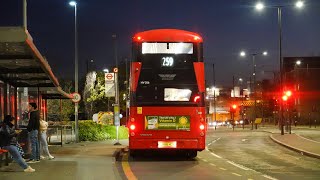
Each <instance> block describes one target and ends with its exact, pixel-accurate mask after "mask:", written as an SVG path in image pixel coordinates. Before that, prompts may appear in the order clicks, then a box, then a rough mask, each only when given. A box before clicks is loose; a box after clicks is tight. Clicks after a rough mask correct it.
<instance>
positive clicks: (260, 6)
mask: <svg viewBox="0 0 320 180" xmlns="http://www.w3.org/2000/svg"><path fill="white" fill-rule="evenodd" d="M303 6H304V2H303V1H301V0H299V1H297V2H296V4H295V7H296V8H298V9H301V8H303ZM264 7H265V5H264V4H263V3H262V2H258V3H257V4H256V6H255V9H256V10H258V11H262V10H263V9H264ZM268 7H270V8H276V9H277V10H278V29H279V62H280V65H279V66H280V92H282V91H283V89H284V88H283V85H282V84H283V77H282V76H283V72H282V70H283V61H282V8H283V7H285V6H281V5H276V6H268ZM280 114H281V115H280V126H281V135H284V130H283V107H282V104H280Z"/></svg>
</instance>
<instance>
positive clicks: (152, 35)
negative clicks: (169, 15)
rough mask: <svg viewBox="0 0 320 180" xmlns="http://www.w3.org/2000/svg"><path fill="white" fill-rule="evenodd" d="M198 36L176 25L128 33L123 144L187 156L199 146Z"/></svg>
mask: <svg viewBox="0 0 320 180" xmlns="http://www.w3.org/2000/svg"><path fill="white" fill-rule="evenodd" d="M202 54H203V53H202V38H201V37H200V36H199V35H198V34H196V33H192V32H188V31H183V30H176V29H158V30H150V31H145V32H141V33H138V34H136V35H135V36H134V37H133V60H132V63H131V70H130V73H131V74H130V116H129V122H128V126H129V149H130V152H131V154H133V153H134V152H135V151H136V150H148V149H156V150H179V151H182V152H185V153H186V154H187V155H188V156H190V157H195V156H196V155H197V151H201V150H203V149H204V148H205V134H206V132H205V130H206V122H205V106H204V92H205V83H204V64H203V55H202Z"/></svg>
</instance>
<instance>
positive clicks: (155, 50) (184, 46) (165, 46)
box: [142, 43, 193, 54]
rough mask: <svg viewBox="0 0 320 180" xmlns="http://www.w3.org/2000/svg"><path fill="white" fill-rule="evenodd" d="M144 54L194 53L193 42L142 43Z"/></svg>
mask: <svg viewBox="0 0 320 180" xmlns="http://www.w3.org/2000/svg"><path fill="white" fill-rule="evenodd" d="M142 54H193V44H192V43H142Z"/></svg>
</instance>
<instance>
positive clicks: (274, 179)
mask: <svg viewBox="0 0 320 180" xmlns="http://www.w3.org/2000/svg"><path fill="white" fill-rule="evenodd" d="M262 176H263V177H265V178H267V179H271V180H278V179H277V178H274V177H271V176H268V175H265V174H264V175H262Z"/></svg>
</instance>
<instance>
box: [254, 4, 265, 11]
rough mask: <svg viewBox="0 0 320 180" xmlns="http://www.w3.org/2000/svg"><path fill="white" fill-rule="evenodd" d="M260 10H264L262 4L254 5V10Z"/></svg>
mask: <svg viewBox="0 0 320 180" xmlns="http://www.w3.org/2000/svg"><path fill="white" fill-rule="evenodd" d="M262 9H264V4H263V3H262V2H258V3H257V4H256V10H258V11H261V10H262Z"/></svg>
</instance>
